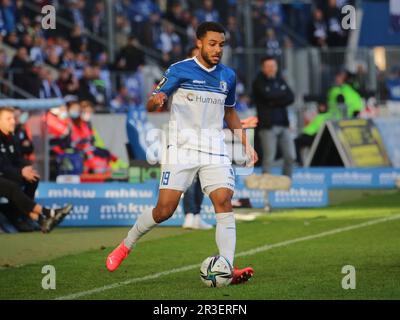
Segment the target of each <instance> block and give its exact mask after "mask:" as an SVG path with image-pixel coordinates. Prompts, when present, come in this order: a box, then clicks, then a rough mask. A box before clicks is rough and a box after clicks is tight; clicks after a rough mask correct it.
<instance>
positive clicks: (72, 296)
mask: <svg viewBox="0 0 400 320" xmlns="http://www.w3.org/2000/svg"><path fill="white" fill-rule="evenodd" d="M397 219H400V214H397V215H394V216H389V217H385V218H381V219H375V220H370V221H367V222H363V223H360V224H355V225H351V226H348V227H342V228H337V229H333V230H330V231H325V232H321V233H318V234H314V235H310V236H306V237H301V238H296V239H292V240H287V241H283V242H278V243H275V244H267V245H264V246H261V247H258V248H254V249H251V250H248V251H244V252H241V253H238V254H236V255H235V256H236V257H244V256H250V255H253V254H256V253H260V252H264V251H268V250H271V249H274V248H279V247H284V246H288V245H290V244H293V243H297V242H302V241H307V240H312V239H318V238H322V237H326V236H330V235H333V234H337V233H341V232H346V231H350V230H354V229H359V228H364V227H368V226H371V225H374V224H378V223H382V222H387V221H391V220H397ZM199 266H200V264H192V265H188V266H184V267H181V268H175V269H171V270H167V271H162V272H158V273H155V274H152V275H148V276H144V277H140V278H132V279H128V280H126V281H122V282H117V283H113V284H110V285H107V286H103V287H99V288H94V289H91V290H88V291H81V292H77V293H73V294H70V295H66V296H61V297H58V298H56V300H72V299H77V298H80V297H84V296H88V295H91V294H94V293H98V292H103V291H106V290H110V289H114V288H118V287H122V286H125V285H128V284H132V283H137V282H143V281H147V280H152V279H157V278H160V277H162V276H168V275H170V274H174V273H177V272H183V271H189V270H192V269H195V268H199Z"/></svg>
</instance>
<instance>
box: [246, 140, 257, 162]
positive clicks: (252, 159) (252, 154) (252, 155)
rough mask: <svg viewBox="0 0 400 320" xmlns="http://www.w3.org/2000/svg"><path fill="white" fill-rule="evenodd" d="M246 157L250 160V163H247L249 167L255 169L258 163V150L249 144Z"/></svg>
mask: <svg viewBox="0 0 400 320" xmlns="http://www.w3.org/2000/svg"><path fill="white" fill-rule="evenodd" d="M246 155H247V158H248V159H249V162H248V163H247V165H246V166H247V167H253V166H254V164H255V163H257V161H258V154H257V152H256V150H254V148H253V147H252V146H251V145H250V144H249V143H248V144H247V145H246Z"/></svg>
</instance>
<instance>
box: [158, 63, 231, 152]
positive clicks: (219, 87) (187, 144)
mask: <svg viewBox="0 0 400 320" xmlns="http://www.w3.org/2000/svg"><path fill="white" fill-rule="evenodd" d="M235 90H236V75H235V72H234V71H233V70H232V69H230V68H228V67H227V66H225V65H223V64H217V65H216V66H214V67H212V68H210V69H208V68H206V67H205V66H203V65H202V64H201V63H200V62H199V61H198V60H197V59H196V57H194V58H190V59H186V60H183V61H180V62H177V63H175V64H172V65H171V66H170V67H169V68H168V69H167V71H165V74H164V76H163V78H162V79H161V81H160V83H159V84H158V86H157V87H156V89H155V91H154V93H158V92H164V93H165V94H166V95H167V96H168V97H169V98H170V99H171V116H170V123H169V130H170V132H169V133H170V135H169V141H168V144H169V145H176V146H178V147H181V148H186V149H195V150H199V151H202V152H208V153H213V154H224V155H226V154H227V153H226V146H225V143H224V133H223V128H222V126H223V119H224V114H225V107H234V106H235Z"/></svg>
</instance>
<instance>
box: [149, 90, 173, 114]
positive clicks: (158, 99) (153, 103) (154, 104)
mask: <svg viewBox="0 0 400 320" xmlns="http://www.w3.org/2000/svg"><path fill="white" fill-rule="evenodd" d="M167 100H168V97H167V95H166V94H165V93H164V92H158V93H155V94H153V95H152V96H151V97H150V98H149V100H148V101H147V104H146V108H147V111H149V112H153V111H156V110H157V109H160V108H161V107H162V106H163V105H164V103H165V101H167Z"/></svg>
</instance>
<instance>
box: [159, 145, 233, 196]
mask: <svg viewBox="0 0 400 320" xmlns="http://www.w3.org/2000/svg"><path fill="white" fill-rule="evenodd" d="M197 173H198V174H199V179H200V184H201V188H202V190H203V192H204V193H205V194H207V195H209V194H210V193H211V192H213V191H214V190H216V189H219V188H228V189H231V190H232V191H234V190H235V174H234V171H233V168H232V165H231V160H230V159H229V157H228V156H226V155H216V154H209V153H205V152H201V151H197V150H192V149H183V148H177V147H175V146H169V147H168V149H167V152H166V153H165V154H164V158H163V161H162V163H161V178H160V189H173V190H180V191H183V192H185V191H186V189H187V188H189V187H190V185H191V184H192V182H193V179H194V177H195V176H196V174H197Z"/></svg>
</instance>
